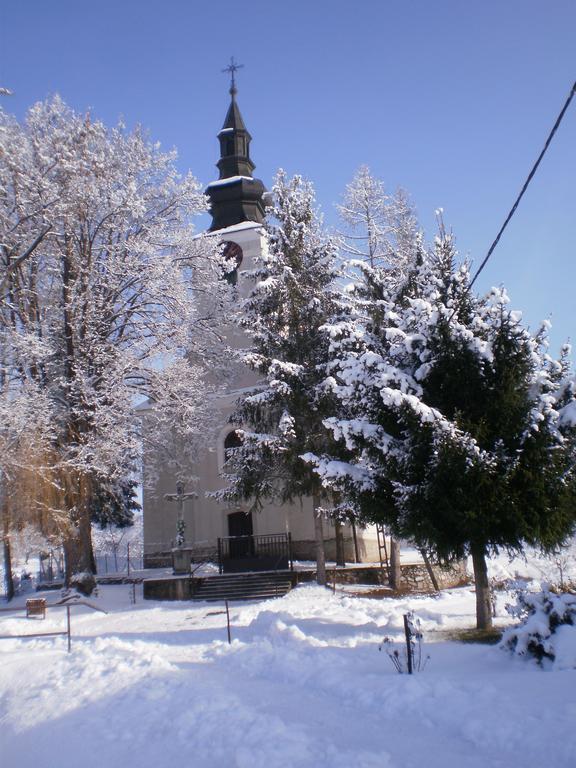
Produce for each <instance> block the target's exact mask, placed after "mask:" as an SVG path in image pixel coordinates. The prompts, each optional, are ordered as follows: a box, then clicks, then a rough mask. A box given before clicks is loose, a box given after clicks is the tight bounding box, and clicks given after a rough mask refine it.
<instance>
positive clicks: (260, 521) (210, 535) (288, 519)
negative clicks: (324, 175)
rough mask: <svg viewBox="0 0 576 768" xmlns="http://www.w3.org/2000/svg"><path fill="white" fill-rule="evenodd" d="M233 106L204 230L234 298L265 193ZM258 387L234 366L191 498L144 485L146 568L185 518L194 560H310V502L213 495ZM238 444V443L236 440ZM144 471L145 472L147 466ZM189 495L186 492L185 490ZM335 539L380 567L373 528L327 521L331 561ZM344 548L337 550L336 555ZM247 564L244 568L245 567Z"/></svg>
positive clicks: (164, 476) (233, 334) (250, 257)
mask: <svg viewBox="0 0 576 768" xmlns="http://www.w3.org/2000/svg"><path fill="white" fill-rule="evenodd" d="M230 94H231V103H230V107H229V109H228V112H227V115H226V119H225V121H224V126H223V128H222V130H221V131H220V132H219V134H218V139H219V142H220V160H219V161H218V163H217V166H218V169H219V172H220V178H219V179H218V180H217V181H215V182H212V183H211V184H209V185H208V187H207V190H206V193H207V195H208V196H209V198H210V204H211V214H212V219H213V221H212V226H211V227H210V230H209V233H210V235H211V236H213V237H217V238H218V239H219V240H220V242H221V243H222V244H223V246H224V254H225V256H227V257H228V258H229V260H230V261H232V262H233V263H235V264H236V265H237V267H236V270H234V271H233V273H231V275H230V277H231V279H232V280H233V282H235V283H236V290H237V291H238V292H239V295H240V296H241V295H242V294H244V295H245V294H246V292H247V291H248V290H249V285H248V282H249V281H247V280H243V279H242V276H243V272H244V271H250V270H252V269H253V268H254V266H255V260H256V258H257V257H258V255H259V254H260V253H261V252H262V249H263V248H264V247H265V233H264V229H263V223H264V201H263V196H264V195H265V188H264V185H263V184H262V182H261V181H260V180H258V179H255V178H254V177H253V170H254V168H255V166H254V164H253V163H252V160H251V158H250V141H251V136H250V134H249V133H248V131H247V130H246V127H245V125H244V121H243V119H242V116H241V114H240V110H239V108H238V104H237V101H236V88H235V85H234V81H232V87H231V89H230ZM239 333H240V332H239V331H234V330H232V331H229V332H228V333H227V337H228V338H227V340H228V343H229V344H230V346H232V347H238V346H243V342H245V340H244V339H243V338H241V337H240V336H239V335H238V334H239ZM256 383H257V379H256V377H255V374H254V373H253V372H251V371H250V370H249V369H247V368H239V369H238V371H237V373H236V375H235V376H234V378H233V380H232V381H231V383H230V385H229V387H228V389H227V391H226V393H225V394H224V395H223V396H221V397H220V398H219V399H218V403H217V405H218V413H219V426H218V427H217V429H215V430H214V433H213V435H212V436H211V438H210V440H209V441H208V444H207V446H206V448H205V449H204V450H203V451H201V453H200V455H199V456H198V460H197V463H196V465H195V466H194V467H193V468H192V474H194V475H195V476H196V477H197V478H198V482H197V484H196V486H195V487H194V489H193V491H194V493H193V494H186V498H183V497H182V498H180V499H175V501H176V503H173V502H174V499H169V498H167V496H169V495H170V494H172V495H174V491H175V487H176V478H175V477H174V476H173V475H172V474H171V473H170V472H169V471H168V470H165V471H163V470H162V469H161V470H160V472H159V473H157V481H156V486H155V487H154V488H152V489H150V488H147V487H146V483H145V488H144V496H143V509H144V550H145V559H146V560H147V562H148V564H149V565H154V564H160V562H161V561H162V559H163V558H164V560H166V558H167V555H168V554H169V553H170V551H171V549H172V548H173V547H174V545H175V543H176V542H175V537H176V530H177V522H178V518H179V516H180V517H181V519H182V520H183V523H184V526H183V529H184V531H185V543H184V545H183V549H185V550H187V551H188V552H189V553H190V555H191V556H192V559H193V560H199V559H202V558H205V559H208V558H210V559H215V558H216V557H220V560H221V561H222V559H223V558H224V559H225V558H226V557H228V558H230V557H232V559H235V560H237V561H238V562H237V563H236V567H235V568H234V569H235V570H243V569H244V570H250V569H252V568H254V569H258V568H261V569H266V568H271V569H272V568H274V567H281V565H280V564H282V563H283V564H284V565H285V562H284V561H283V559H282V553H283V552H284V550H283V547H284V546H285V545H284V542H287V546H289V549H290V553H289V554H290V557H291V558H294V559H296V560H314V559H315V538H314V518H313V507H312V500H311V499H310V498H304V499H302V500H301V501H300V502H295V503H292V504H283V505H276V504H273V503H269V504H265V505H264V506H263V508H262V509H260V510H259V511H257V512H256V511H254V512H252V511H250V504H249V503H247V504H231V503H223V502H219V501H217V500H216V499H214V498H212V497H210V495H209V494H210V493H211V492H214V491H217V490H219V489H221V488H222V487H223V486H224V481H223V478H222V471H223V467H224V463H225V459H226V449H227V448H232V447H234V444H235V441H236V440H237V439H238V437H237V435H236V432H235V430H236V427H234V426H233V425H232V424H231V423H230V416H231V414H232V412H233V411H234V408H235V403H236V401H237V400H238V397H239V396H240V394H241V393H242V392H243V391H245V390H246V388H249V387H252V386H254V385H255V384H256ZM236 444H237V443H236ZM144 471H145V472H146V467H144ZM187 490H189V489H187ZM337 535H338V538H339V543H340V545H341V547H342V548H343V553H344V559H345V560H346V561H347V562H378V561H379V560H380V554H381V553H380V548H379V541H378V536H377V532H376V529H375V528H374V527H369V528H366V529H361V528H359V527H353V526H352V525H349V524H346V525H342V526H339V527H338V530H336V527H335V526H334V524H332V523H331V522H330V521H329V520H328V521H326V522H325V523H324V538H325V551H326V557H327V559H328V560H334V559H335V558H336V548H337V547H336V545H337ZM341 551H342V550H341ZM242 560H243V561H244V566H243V565H242V562H240V561H242Z"/></svg>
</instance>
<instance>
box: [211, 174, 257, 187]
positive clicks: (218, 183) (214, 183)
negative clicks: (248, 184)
mask: <svg viewBox="0 0 576 768" xmlns="http://www.w3.org/2000/svg"><path fill="white" fill-rule="evenodd" d="M242 179H246V181H254V179H253V178H252V176H228V178H227V179H218V181H211V182H210V184H208V186H207V187H206V189H210V188H211V187H224V186H226V184H236V183H237V182H239V181H242Z"/></svg>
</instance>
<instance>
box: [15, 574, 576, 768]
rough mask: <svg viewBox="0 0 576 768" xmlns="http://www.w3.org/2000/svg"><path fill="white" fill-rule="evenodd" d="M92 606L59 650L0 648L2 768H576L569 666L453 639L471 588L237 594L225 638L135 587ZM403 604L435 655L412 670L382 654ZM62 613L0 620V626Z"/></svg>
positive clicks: (204, 606)
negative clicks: (245, 598) (383, 593)
mask: <svg viewBox="0 0 576 768" xmlns="http://www.w3.org/2000/svg"><path fill="white" fill-rule="evenodd" d="M492 567H493V570H495V571H499V570H506V568H508V572H509V575H514V574H515V573H516V572H517V571H519V570H520V568H521V564H517V565H511V566H507V565H506V564H505V562H504V561H502V562H501V563H494V564H493V566H492ZM539 567H540V566H539V565H534V563H531V564H529V567H528V570H530V569H532V570H536V571H537V570H538V568H539ZM501 575H502V574H501ZM532 575H538V573H536V574H532ZM46 596H47V597H48V599H49V601H54V600H56V599H58V597H59V595H58V593H47V595H46ZM25 597H26V596H25V595H24V596H22V597H21V598H18V599H17V600H18V601H19V603H18V604H23V601H24V600H25ZM505 600H506V598H505V597H502V598H501V600H500V603H499V614H500V615H499V618H498V620H497V621H498V622H499V623H501V624H505V623H508V622H509V621H510V619H509V618H507V617H506V614H505V611H504V610H503V604H504V602H505ZM93 603H94V604H95V605H98V606H99V607H101V608H105V609H106V610H107V611H108V613H107V614H102V613H97V612H94V611H91V610H89V609H88V608H85V607H76V608H74V609H73V619H72V634H73V640H72V652H71V653H70V654H67V653H66V646H65V639H64V638H57V639H35V640H11V639H10V640H2V641H0V660H1V661H0V765H1V766H2V768H38V766H41V767H42V768H78V767H79V766H82V768H92V767H94V768H101V767H102V768H104V767H105V768H160V767H162V768H164V767H165V768H171V767H174V768H184V767H186V768H189V767H190V766H193V767H194V768H204V767H205V768H229V767H230V768H344V767H345V768H392V767H393V766H394V767H396V768H412V767H413V768H423V766H426V768H456V766H458V768H462V767H464V768H489V767H494V768H496V766H501V767H502V768H516V766H518V768H520V767H521V768H530V767H531V766H533V767H534V768H536V767H538V768H541V766H543V765H550V766H554V768H562V767H564V766H566V768H568V766H570V768H573V766H575V765H576V671H575V670H573V669H562V668H551V669H548V670H542V669H540V668H538V667H537V666H536V665H535V664H533V663H531V662H527V661H523V660H520V659H517V658H512V657H510V656H509V655H507V653H505V652H504V651H502V650H500V649H499V648H498V647H496V646H488V645H478V644H463V643H459V642H455V641H454V640H451V639H449V633H450V631H451V630H455V629H457V628H462V627H472V626H474V594H473V592H472V589H471V588H462V589H457V590H452V591H447V592H444V593H443V594H442V595H441V596H440V597H438V598H434V597H411V598H404V599H399V600H393V599H381V600H374V599H368V598H361V597H353V596H351V595H349V594H347V593H345V592H337V593H336V594H332V592H330V591H329V590H325V589H321V588H319V587H317V586H314V585H306V586H301V587H299V588H297V589H295V590H293V591H292V592H291V593H290V594H288V595H287V596H286V597H284V598H281V599H277V600H271V601H266V602H260V603H244V604H231V608H230V613H231V619H232V644H231V645H228V643H227V637H226V624H225V614H224V613H223V610H224V606H223V605H222V604H212V603H210V604H208V603H199V604H189V603H156V602H148V601H147V602H143V601H142V599H141V592H140V591H139V592H138V593H137V603H136V605H132V604H131V590H130V588H129V587H128V586H125V585H121V586H105V587H101V588H100V592H99V596H98V597H97V598H95V599H93ZM3 607H4V606H3ZM409 609H412V610H413V611H414V613H415V614H416V616H417V617H419V618H420V620H421V622H422V627H423V630H424V639H425V648H424V650H425V653H426V654H429V656H430V659H429V661H428V663H427V665H426V667H425V669H424V671H422V672H420V673H419V674H416V675H413V676H411V677H410V676H408V675H399V674H398V673H397V672H396V671H395V669H394V667H393V665H392V663H391V662H390V660H389V658H388V657H387V655H386V653H385V652H379V650H378V649H379V646H380V644H381V642H382V639H383V637H384V636H389V637H391V638H392V639H393V640H394V641H395V642H397V643H398V648H402V645H401V641H402V616H403V614H404V613H405V612H406V611H407V610H409ZM63 621H64V612H63V611H62V610H53V611H49V615H48V618H47V619H46V620H45V621H41V620H32V619H28V620H27V619H25V618H23V615H22V614H17V615H14V616H11V615H10V614H6V613H1V614H0V633H1V634H9V633H11V634H15V633H18V632H32V631H41V630H42V631H48V629H49V628H51V627H52V628H54V629H58V628H60V627H62V626H63Z"/></svg>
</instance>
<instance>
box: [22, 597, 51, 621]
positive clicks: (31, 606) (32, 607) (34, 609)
mask: <svg viewBox="0 0 576 768" xmlns="http://www.w3.org/2000/svg"><path fill="white" fill-rule="evenodd" d="M31 616H40V618H41V619H45V618H46V600H45V599H44V598H43V597H34V598H30V599H28V600H26V618H27V619H29V618H30V617H31Z"/></svg>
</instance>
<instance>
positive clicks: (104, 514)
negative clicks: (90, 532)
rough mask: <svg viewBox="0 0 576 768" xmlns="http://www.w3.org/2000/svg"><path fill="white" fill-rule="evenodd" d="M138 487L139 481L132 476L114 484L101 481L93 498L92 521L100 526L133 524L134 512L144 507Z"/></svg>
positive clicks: (126, 526) (120, 526)
mask: <svg viewBox="0 0 576 768" xmlns="http://www.w3.org/2000/svg"><path fill="white" fill-rule="evenodd" d="M136 489H137V483H136V481H135V480H134V479H132V478H123V479H121V480H119V481H118V482H116V483H113V484H111V483H106V482H104V481H102V482H100V483H99V485H98V486H97V488H96V491H95V493H94V497H93V500H92V522H93V523H96V524H97V525H98V526H100V528H106V527H107V526H112V525H113V526H115V527H116V528H129V527H130V526H132V525H133V524H134V513H135V512H140V510H141V509H142V507H141V506H140V504H139V503H138V501H137V493H136Z"/></svg>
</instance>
